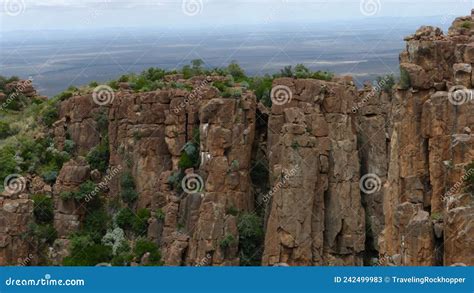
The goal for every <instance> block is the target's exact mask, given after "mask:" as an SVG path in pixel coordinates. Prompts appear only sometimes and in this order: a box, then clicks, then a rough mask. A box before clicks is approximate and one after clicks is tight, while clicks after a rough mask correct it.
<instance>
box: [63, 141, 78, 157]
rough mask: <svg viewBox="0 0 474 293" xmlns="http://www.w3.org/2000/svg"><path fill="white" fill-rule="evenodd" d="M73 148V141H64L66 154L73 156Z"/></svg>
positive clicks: (74, 145)
mask: <svg viewBox="0 0 474 293" xmlns="http://www.w3.org/2000/svg"><path fill="white" fill-rule="evenodd" d="M75 148H76V144H75V143H74V141H72V140H70V139H66V140H65V141H64V151H65V152H67V153H68V154H73V153H74V149H75Z"/></svg>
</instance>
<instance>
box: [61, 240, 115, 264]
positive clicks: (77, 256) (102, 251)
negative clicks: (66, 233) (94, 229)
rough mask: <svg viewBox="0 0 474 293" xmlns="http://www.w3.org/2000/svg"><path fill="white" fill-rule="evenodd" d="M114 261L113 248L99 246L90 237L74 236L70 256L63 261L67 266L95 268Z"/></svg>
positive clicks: (70, 246) (70, 245)
mask: <svg viewBox="0 0 474 293" xmlns="http://www.w3.org/2000/svg"><path fill="white" fill-rule="evenodd" d="M111 259H112V248H111V247H110V246H107V245H103V244H97V243H95V242H94V241H93V239H92V238H91V237H90V236H89V235H74V236H72V237H71V242H70V244H69V255H68V256H67V257H65V258H64V259H63V265H65V266H95V265H96V264H98V263H102V262H109V261H110V260H111Z"/></svg>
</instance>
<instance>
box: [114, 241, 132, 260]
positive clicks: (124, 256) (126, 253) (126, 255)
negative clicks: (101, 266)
mask: <svg viewBox="0 0 474 293" xmlns="http://www.w3.org/2000/svg"><path fill="white" fill-rule="evenodd" d="M132 260H133V254H132V251H131V249H130V245H128V243H127V242H122V244H121V245H120V246H119V247H118V249H117V251H116V253H115V256H114V257H113V258H112V261H111V264H112V265H113V266H126V265H128V264H129V263H130V262H132Z"/></svg>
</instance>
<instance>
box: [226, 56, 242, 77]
mask: <svg viewBox="0 0 474 293" xmlns="http://www.w3.org/2000/svg"><path fill="white" fill-rule="evenodd" d="M227 71H228V72H229V74H230V75H232V77H233V78H234V79H235V81H237V82H241V81H243V80H245V78H246V75H245V72H244V70H243V69H242V68H241V67H240V65H239V64H237V61H235V60H234V61H232V62H231V63H230V64H229V65H228V66H227Z"/></svg>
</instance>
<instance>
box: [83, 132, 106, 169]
mask: <svg viewBox="0 0 474 293" xmlns="http://www.w3.org/2000/svg"><path fill="white" fill-rule="evenodd" d="M109 157H110V152H109V139H108V136H106V137H105V138H103V139H102V141H101V142H100V143H99V144H98V145H97V146H95V147H94V148H93V149H92V150H91V151H90V152H89V153H88V154H87V157H86V160H87V163H89V165H90V166H91V168H92V169H97V170H99V171H101V172H105V171H106V170H107V168H108V167H109Z"/></svg>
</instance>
